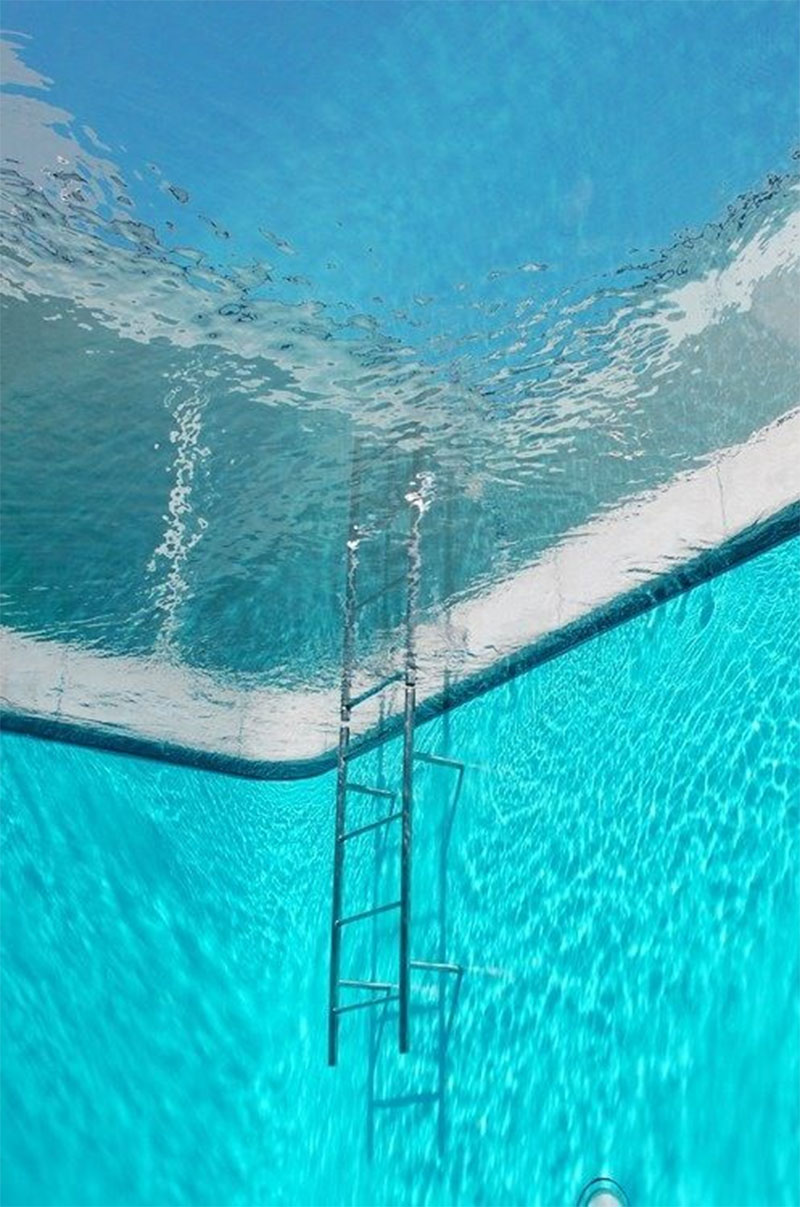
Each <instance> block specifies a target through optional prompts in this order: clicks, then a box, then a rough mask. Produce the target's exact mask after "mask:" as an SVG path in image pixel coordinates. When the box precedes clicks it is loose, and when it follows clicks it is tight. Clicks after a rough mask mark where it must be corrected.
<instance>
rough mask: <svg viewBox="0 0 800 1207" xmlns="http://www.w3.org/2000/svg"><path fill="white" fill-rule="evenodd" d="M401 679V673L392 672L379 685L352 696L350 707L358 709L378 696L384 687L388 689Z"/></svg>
mask: <svg viewBox="0 0 800 1207" xmlns="http://www.w3.org/2000/svg"><path fill="white" fill-rule="evenodd" d="M402 678H403V672H402V671H394V672H393V673H392V674H391V675H389V677H388V679H382V680H381V681H380V683H375V684H374V685H373V686H372V687H368V688H367V690H366V691H365V692H362V693H361V695H359V696H353V699H352V700H351V701H350V707H351V708H358V706H359V704H363V703H364V702H365V701H366V700H371V699H372V697H373V696H377V695H379V693H380V692H382V691H383V689H384V688H385V687H390V686H391V684H392V683H397V682H399V680H400V679H402Z"/></svg>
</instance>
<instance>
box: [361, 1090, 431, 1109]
mask: <svg viewBox="0 0 800 1207" xmlns="http://www.w3.org/2000/svg"><path fill="white" fill-rule="evenodd" d="M440 1097H441V1095H440V1094H439V1091H438V1090H432V1091H431V1092H429V1093H424V1094H398V1095H397V1097H395V1098H376V1099H375V1100H374V1102H373V1106H382V1107H392V1106H422V1105H426V1104H428V1103H430V1102H438V1101H439V1098H440Z"/></svg>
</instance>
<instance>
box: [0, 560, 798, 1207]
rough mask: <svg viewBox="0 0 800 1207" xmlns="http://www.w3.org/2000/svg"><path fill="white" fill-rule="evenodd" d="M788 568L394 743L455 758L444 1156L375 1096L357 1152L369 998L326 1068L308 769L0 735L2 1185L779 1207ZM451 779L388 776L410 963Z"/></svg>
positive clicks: (222, 1198) (290, 1196) (324, 780)
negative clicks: (399, 833)
mask: <svg viewBox="0 0 800 1207" xmlns="http://www.w3.org/2000/svg"><path fill="white" fill-rule="evenodd" d="M799 578H800V547H799V545H798V541H797V540H794V541H790V542H788V543H785V544H783V545H782V546H780V547H779V548H777V549H775V550H773V551H772V552H770V553H768V554H764V555H762V556H761V557H759V558H756V559H755V560H753V561H750V562H748V563H745V564H743V565H742V566H740V567H739V568H738V569H736V570H733V571H731V572H730V573H728V574H725V575H722V576H721V577H719V578H717V579H715V580H714V581H713V582H712V583H709V584H706V585H705V586H703V587H700V588H698V589H697V590H695V591H693V592H690V593H689V594H686V595H683V596H681V597H680V598H678V599H676V600H673V601H671V602H670V603H668V604H665V605H663V606H662V607H660V608H658V609H656V610H654V611H652V612H650V613H649V614H647V615H646V616H642V617H639V618H638V619H636V620H633V621H631V622H629V623H628V624H627V625H624V626H622V627H620V628H617V629H615V630H613V631H610V632H607V633H605V634H604V635H602V636H600V637H598V638H596V639H595V640H594V641H592V642H590V643H587V644H585V645H583V646H581V647H578V648H576V649H575V650H574V651H573V652H571V653H569V654H566V655H564V656H563V657H562V658H559V659H556V660H554V661H552V662H550V663H548V664H547V665H546V666H543V667H540V668H538V669H536V670H534V671H532V672H530V673H529V674H528V675H527V676H524V677H522V678H520V679H517V680H515V681H512V682H510V683H508V684H507V685H506V686H504V687H501V688H499V689H497V690H495V691H494V692H491V693H489V694H488V695H485V696H483V697H482V698H481V699H479V700H476V701H474V702H473V703H471V704H467V705H465V706H464V707H463V708H461V709H457V710H456V711H455V712H453V713H451V714H449V716H448V717H445V718H441V719H440V720H438V721H435V722H433V723H431V724H430V725H426V726H423V727H422V728H421V729H420V730H419V733H418V746H419V748H420V749H421V750H426V751H432V752H438V753H440V754H450V755H451V756H452V757H454V758H458V759H460V760H463V762H464V763H465V764H466V771H465V777H464V785H463V790H462V794H461V798H460V800H459V803H458V807H457V811H456V815H455V818H454V821H453V827H452V833H451V835H450V840H449V844H448V847H447V894H448V901H447V914H448V926H447V936H446V938H447V950H448V954H449V955H450V957H451V958H453V959H456V960H458V961H460V962H461V963H462V964H463V965H464V967H465V969H466V971H465V974H464V978H463V984H462V990H461V994H460V997H459V1000H458V1002H457V1005H456V1010H455V1013H454V1016H453V1024H452V1029H451V1031H450V1037H449V1043H448V1045H447V1052H446V1063H447V1070H446V1095H445V1107H446V1131H447V1135H446V1143H445V1146H444V1150H443V1151H441V1152H440V1150H439V1145H438V1141H437V1128H438V1119H437V1113H436V1109H435V1108H434V1107H433V1106H432V1105H430V1104H420V1105H406V1106H398V1107H395V1108H392V1109H388V1108H387V1109H384V1110H382V1111H380V1112H379V1113H378V1116H377V1118H376V1119H375V1121H374V1135H373V1156H372V1159H371V1160H369V1159H368V1139H369V1136H368V1125H367V1103H368V1085H367V1075H368V1053H367V1041H368V1037H369V1024H368V1020H367V1019H366V1018H365V1017H364V1013H366V1012H362V1013H353V1014H350V1015H347V1016H344V1017H343V1019H342V1024H341V1051H340V1061H339V1065H338V1067H337V1068H336V1069H329V1068H328V1067H327V1066H326V1061H325V1012H326V1005H327V1003H326V992H327V954H328V952H327V943H328V911H329V906H330V875H331V857H332V850H333V819H332V804H333V794H334V783H333V776H332V775H327V776H322V777H319V778H316V779H308V780H304V781H301V782H299V783H291V784H286V783H284V784H280V783H248V782H245V781H240V780H236V779H232V778H226V777H224V776H214V775H213V774H210V773H208V772H201V771H191V770H187V769H186V768H180V767H176V766H170V765H168V764H165V763H161V764H160V763H156V762H152V761H146V760H136V759H129V758H126V757H124V756H121V755H110V754H102V753H100V752H95V751H87V750H82V749H79V748H77V747H65V746H61V745H59V744H57V743H48V742H43V741H39V740H37V739H34V738H29V737H18V736H15V735H6V736H5V737H4V739H3V764H4V771H3V776H4V798H5V799H4V828H3V877H2V890H3V900H2V906H3V943H4V953H3V979H2V992H3V996H2V1038H3V1062H2V1084H3V1092H2V1099H0V1104H1V1106H2V1135H3V1153H4V1187H3V1196H4V1201H5V1202H6V1203H9V1204H12V1203H13V1204H42V1203H60V1204H66V1203H92V1204H109V1203H137V1204H139V1203H141V1204H152V1203H175V1204H179V1203H181V1204H182V1203H208V1204H220V1203H243V1204H245V1203H276V1204H301V1203H302V1204H332V1203H353V1204H356V1203H357V1204H365V1205H366V1204H374V1203H398V1204H400V1203H412V1202H413V1203H430V1204H442V1203H470V1204H499V1203H508V1204H519V1205H520V1207H528V1205H530V1204H570V1203H573V1202H574V1201H575V1199H576V1198H577V1194H578V1191H579V1190H580V1187H581V1185H582V1184H583V1183H584V1182H585V1181H587V1180H588V1179H589V1178H590V1177H591V1176H593V1175H594V1174H596V1173H600V1172H609V1173H611V1174H613V1175H614V1176H615V1177H616V1178H617V1179H619V1180H620V1181H621V1183H622V1185H623V1186H625V1188H626V1190H627V1192H628V1195H629V1196H630V1201H631V1202H632V1203H638V1204H652V1205H653V1207H661V1205H663V1207H678V1205H680V1207H684V1205H685V1207H697V1205H698V1204H703V1205H704V1207H726V1205H730V1204H762V1205H764V1207H773V1205H776V1204H787V1207H788V1205H790V1204H795V1203H797V1202H798V1196H799V1195H800V1179H799V1177H798V1170H800V1143H799V1142H798V1135H799V1134H800V1130H799V1129H800V1101H799V1099H800V1095H799V1093H798V1085H799V1084H800V1037H799V1035H798V1000H797V985H798V976H800V936H798V926H797V919H798V908H799V907H800V894H799V892H798V885H799V884H800V826H798V801H797V791H796V787H797V784H796V780H797V765H798V758H799V757H800V670H799V669H798V664H797V660H796V658H795V657H794V653H795V649H796V644H797V639H798V632H797V629H798V619H797V610H796V606H795V605H796V596H797V589H798V579H799ZM398 747H399V742H396V743H394V744H393V745H392V746H391V747H384V748H382V750H381V751H379V752H375V753H373V754H372V755H368V756H366V757H365V759H364V760H362V761H361V762H362V763H367V762H369V763H371V764H372V765H371V766H369V767H363V768H362V767H359V774H360V775H361V777H362V778H366V777H367V776H368V775H369V774H373V775H376V774H377V772H378V767H377V763H378V760H379V759H382V760H384V773H385V776H386V780H387V782H393V780H394V779H395V778H396V775H397V773H398V758H399V750H398ZM452 788H453V784H452V778H451V777H450V775H449V772H448V771H447V770H446V769H442V768H438V767H429V768H428V769H426V770H425V771H423V772H421V773H420V774H419V776H418V780H417V788H416V798H417V805H416V807H417V821H418V830H417V835H416V838H415V850H416V859H415V877H416V879H415V885H414V905H413V908H412V917H413V918H414V919H416V921H415V924H414V928H413V932H414V941H415V946H416V949H417V953H418V954H419V955H423V956H427V957H428V958H430V956H431V955H435V952H431V949H430V947H426V943H427V942H428V940H429V927H428V923H427V922H426V915H429V914H430V910H431V907H432V905H433V904H434V900H435V896H436V891H437V889H436V885H437V875H438V873H437V868H436V863H437V858H438V856H437V851H438V850H439V849H440V848H439V845H438V839H437V832H438V827H439V826H440V824H441V817H442V813H443V811H444V810H446V808H447V805H448V802H449V799H450V797H451V793H452ZM359 859H363V876H362V875H361V874H359V875H358V876H355V877H354V878H353V880H352V881H351V882H349V885H348V887H352V889H353V894H354V899H353V902H352V904H353V906H355V907H357V906H358V905H359V904H363V902H364V900H366V897H365V896H361V894H362V892H363V893H366V888H365V884H364V881H365V880H367V881H368V879H369V875H370V861H371V845H370V844H369V843H368V844H367V846H366V848H365V849H364V851H363V853H362V854H361V855H360V856H359ZM358 866H359V867H361V864H360V863H359V865H358ZM361 954H362V953H359V951H358V950H357V949H354V950H353V951H352V952H346V953H345V956H346V959H348V960H350V963H349V965H348V968H349V973H350V975H353V974H355V975H359V974H363V973H364V971H365V970H366V969H365V967H364V965H363V964H362V965H360V966H359V959H360V955H361ZM428 1004H429V992H428V983H427V981H426V979H425V978H424V977H423V976H422V974H420V978H419V981H417V982H415V984H414V986H413V988H412V1014H411V1025H412V1032H411V1043H412V1047H411V1052H410V1053H409V1055H407V1056H405V1057H400V1056H398V1055H397V1052H396V1041H395V1033H394V1031H392V1034H391V1036H388V1035H387V1037H386V1042H385V1043H384V1044H382V1046H381V1050H380V1052H379V1057H378V1059H379V1062H380V1067H379V1069H378V1072H379V1074H380V1076H381V1078H382V1079H384V1083H385V1084H386V1085H387V1086H391V1088H392V1092H394V1093H397V1094H413V1093H422V1092H425V1091H430V1090H431V1088H432V1087H434V1086H435V1084H436V1076H437V1052H436V1045H437V1042H438V1039H437V1035H436V1020H435V1018H432V1017H431V1014H430V1011H429V1010H426V1005H428ZM382 1084H383V1083H382Z"/></svg>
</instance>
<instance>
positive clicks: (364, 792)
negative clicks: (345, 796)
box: [347, 784, 397, 800]
mask: <svg viewBox="0 0 800 1207" xmlns="http://www.w3.org/2000/svg"><path fill="white" fill-rule="evenodd" d="M347 791H348V792H358V793H360V794H361V796H377V797H379V798H380V799H381V800H394V798H395V797H396V796H397V793H396V792H390V791H389V789H388V788H370V787H368V786H367V785H366V784H348V785H347Z"/></svg>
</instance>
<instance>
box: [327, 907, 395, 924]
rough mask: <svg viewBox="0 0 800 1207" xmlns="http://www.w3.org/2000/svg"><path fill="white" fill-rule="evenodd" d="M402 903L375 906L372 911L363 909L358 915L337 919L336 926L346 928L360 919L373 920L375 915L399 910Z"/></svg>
mask: <svg viewBox="0 0 800 1207" xmlns="http://www.w3.org/2000/svg"><path fill="white" fill-rule="evenodd" d="M402 904H403V903H402V901H390V902H389V904H388V905H376V906H374V907H373V908H372V909H363V910H362V911H361V913H359V914H349V915H348V916H347V917H346V918H337V919H336V925H337V926H347V924H348V923H349V922H360V921H361V920H362V918H374V917H375V915H376V914H385V913H386V912H387V911H388V910H390V909H399V908H400V906H401V905H402Z"/></svg>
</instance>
